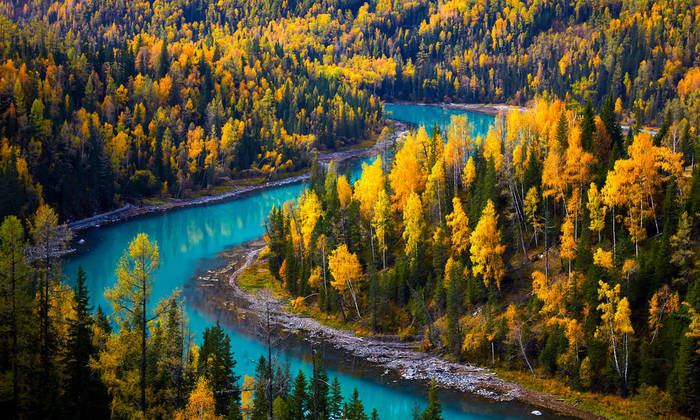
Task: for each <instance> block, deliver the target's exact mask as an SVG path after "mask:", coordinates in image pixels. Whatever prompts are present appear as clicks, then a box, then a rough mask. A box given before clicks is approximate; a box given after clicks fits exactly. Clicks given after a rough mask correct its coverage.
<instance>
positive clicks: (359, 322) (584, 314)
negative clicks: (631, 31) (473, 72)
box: [265, 100, 700, 417]
mask: <svg viewBox="0 0 700 420" xmlns="http://www.w3.org/2000/svg"><path fill="white" fill-rule="evenodd" d="M606 104H607V105H606V106H604V107H603V109H602V111H601V114H600V115H598V116H597V115H595V113H594V111H593V109H592V107H591V105H590V104H589V105H588V106H587V107H585V108H584V109H583V110H582V111H580V112H579V111H575V110H567V109H566V108H565V106H564V104H563V103H562V102H561V101H554V102H547V101H544V100H539V101H536V102H535V104H534V106H533V107H532V108H530V109H527V110H525V111H519V110H516V111H510V112H509V113H507V114H505V115H502V116H501V117H499V118H497V120H496V124H495V126H494V127H493V128H492V129H491V130H490V131H489V133H488V136H487V137H486V138H485V139H482V138H473V137H471V136H470V135H469V127H468V125H467V124H466V120H465V119H464V117H453V120H452V124H451V125H450V126H449V128H448V129H447V130H446V132H444V133H442V136H441V134H440V133H439V132H434V133H433V134H432V135H428V134H427V133H426V131H425V129H423V128H420V129H419V130H418V131H417V132H414V133H411V134H409V135H408V137H406V138H405V139H404V140H403V141H401V142H399V144H398V145H397V150H396V153H395V157H394V161H393V163H387V164H384V163H383V162H382V160H381V158H377V160H376V161H375V162H374V163H373V164H372V165H365V166H364V168H363V172H362V176H361V178H360V179H359V180H358V181H357V182H355V184H354V185H353V186H351V185H350V184H349V183H348V180H347V178H346V177H345V176H343V175H340V176H338V175H337V174H336V172H335V170H334V168H333V166H331V167H330V168H329V169H328V170H327V171H324V170H323V169H322V168H320V167H319V169H317V170H316V171H314V172H313V173H312V177H311V183H310V186H309V189H308V190H307V191H305V192H304V193H303V194H302V195H301V196H300V197H299V199H298V202H297V203H287V204H286V205H285V206H284V208H282V209H274V210H273V211H272V213H271V214H270V217H269V222H268V229H267V236H266V238H267V243H268V247H267V252H266V254H265V257H266V258H267V264H268V266H269V269H270V271H271V272H272V273H273V275H274V276H276V277H277V278H278V279H279V281H280V282H281V283H282V284H283V285H284V286H285V287H286V289H287V290H288V291H289V293H290V294H291V295H292V296H296V298H295V299H293V300H292V306H293V307H294V308H296V309H297V310H299V311H306V312H308V313H310V314H313V315H315V316H317V317H319V318H321V319H328V320H337V321H341V322H346V323H349V324H351V325H353V326H354V327H355V328H357V329H359V330H360V331H363V332H364V333H367V334H371V333H381V334H398V335H401V336H404V337H407V338H411V337H423V341H422V347H423V348H424V349H427V350H432V351H436V352H438V353H440V354H443V355H445V356H446V357H450V358H454V359H455V360H459V361H464V362H470V363H479V364H482V365H486V366H493V367H497V368H499V369H505V370H507V371H511V370H515V371H518V370H523V371H525V372H528V374H530V375H532V376H533V377H539V378H553V379H556V381H558V383H559V384H565V385H567V386H569V387H570V390H569V391H568V392H572V390H576V391H593V392H596V393H603V394H606V393H609V394H617V395H620V396H623V397H630V398H632V396H635V397H633V398H635V401H641V403H639V404H637V405H635V406H634V407H646V408H641V409H639V410H638V411H630V412H629V413H628V414H629V415H635V416H636V415H644V413H646V415H669V414H670V413H671V412H670V411H669V410H670V409H672V408H675V409H677V410H680V411H682V412H684V413H686V414H688V415H690V416H691V417H694V416H697V415H698V413H700V411H698V410H699V409H700V407H699V406H698V401H700V398H699V397H700V394H699V393H698V392H699V391H700V383H699V382H698V378H700V341H699V340H700V330H699V327H700V315H698V313H699V311H700V288H699V286H700V283H699V282H698V264H697V263H698V258H697V255H698V251H699V248H698V247H699V246H700V243H698V241H697V239H698V238H699V237H700V223H699V221H700V169H697V166H693V162H694V160H695V156H696V154H697V152H698V151H699V150H698V144H697V140H696V138H695V137H692V136H694V135H692V134H691V137H688V138H685V140H684V142H685V141H690V144H691V145H692V147H688V148H687V149H684V148H683V147H681V146H680V145H681V144H683V145H685V146H688V144H686V143H684V142H681V143H676V139H675V138H674V136H673V135H671V134H670V133H665V134H663V133H662V134H657V135H656V136H652V135H650V134H648V133H646V132H634V130H630V132H629V133H628V134H627V135H623V133H622V131H621V130H620V125H619V121H618V115H616V113H615V112H614V110H613V104H612V101H608V102H606ZM445 141H446V143H444V142H445ZM443 143H444V144H443ZM683 150H687V152H686V153H683ZM384 168H387V169H384ZM334 322H335V321H334ZM553 384H557V382H551V383H549V385H548V386H546V387H545V388H544V389H545V390H546V389H552V390H553V389H559V387H560V385H553ZM568 392H564V395H567V393H568ZM617 404H619V402H618V403H617Z"/></svg>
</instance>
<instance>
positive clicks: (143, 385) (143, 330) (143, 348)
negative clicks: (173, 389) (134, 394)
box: [141, 261, 147, 417]
mask: <svg viewBox="0 0 700 420" xmlns="http://www.w3.org/2000/svg"><path fill="white" fill-rule="evenodd" d="M142 264H143V266H144V267H145V264H146V263H145V261H143V262H142ZM146 282H147V280H146V278H145V277H144V278H142V279H141V288H142V289H141V293H143V295H142V296H141V412H142V413H143V415H144V417H146Z"/></svg>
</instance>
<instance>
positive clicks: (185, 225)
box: [64, 105, 532, 420]
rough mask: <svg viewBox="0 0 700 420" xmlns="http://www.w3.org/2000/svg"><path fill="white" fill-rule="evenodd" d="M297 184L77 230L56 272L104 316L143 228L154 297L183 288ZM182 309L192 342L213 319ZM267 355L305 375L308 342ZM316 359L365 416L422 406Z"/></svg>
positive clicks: (251, 367) (347, 362) (468, 399)
mask: <svg viewBox="0 0 700 420" xmlns="http://www.w3.org/2000/svg"><path fill="white" fill-rule="evenodd" d="M385 110H386V111H388V112H387V117H388V118H392V119H396V120H400V121H404V122H409V123H412V124H414V125H424V126H426V127H427V129H428V131H430V129H431V128H432V127H433V126H434V125H437V126H438V127H444V126H445V125H446V124H448V123H449V119H450V116H451V115H455V114H466V115H467V117H468V121H469V122H470V123H472V124H473V126H474V130H473V134H474V135H485V133H486V131H487V130H488V127H489V126H490V125H491V124H492V123H493V121H494V119H493V117H491V116H487V115H481V114H474V113H469V112H465V111H455V110H447V109H443V108H441V107H433V106H418V105H386V107H385ZM370 160H371V159H366V161H370ZM359 167H360V165H359V162H355V164H353V165H351V172H352V175H353V176H354V177H356V176H357V175H358V173H359ZM303 188H304V184H302V183H299V184H294V185H288V186H283V187H277V188H272V189H268V190H265V191H259V192H255V193H252V194H250V195H248V196H246V197H243V198H239V199H235V200H231V201H226V202H220V203H216V204H211V205H206V206H199V207H189V208H183V209H178V210H174V211H169V212H163V213H156V214H152V215H148V216H144V217H139V218H135V219H130V220H127V221H124V222H120V223H116V224H112V225H107V226H103V227H99V228H93V229H89V230H86V231H82V232H79V233H78V237H79V238H81V239H85V242H84V244H83V245H77V247H78V248H79V249H78V252H77V253H76V254H74V255H72V256H70V257H69V258H68V259H67V261H66V263H65V265H64V274H65V276H67V277H68V279H73V278H74V277H75V273H76V271H77V267H78V265H81V266H82V267H83V269H84V270H85V272H86V274H87V278H88V287H89V290H90V291H91V299H92V303H93V304H94V305H95V307H97V305H100V306H101V307H102V308H103V309H104V310H107V312H108V313H109V312H110V308H109V305H108V303H107V302H106V301H105V299H104V297H103V292H104V290H105V289H106V288H108V287H111V286H112V284H113V283H114V280H115V275H114V272H115V267H116V265H117V262H118V261H119V258H120V256H121V255H122V253H123V251H124V249H125V248H126V247H127V246H128V244H129V242H130V241H131V240H132V239H133V238H134V237H135V236H136V235H137V234H138V233H140V232H145V233H147V234H148V236H149V238H150V239H151V240H155V241H157V242H158V245H159V247H160V260H161V267H160V269H159V270H158V273H157V275H156V278H155V282H154V288H153V295H152V298H153V302H156V301H157V300H159V299H161V298H165V297H167V296H168V295H170V294H171V293H172V291H173V290H174V289H175V288H178V287H179V288H183V287H184V286H185V285H186V284H187V283H188V281H189V280H190V279H192V278H193V277H194V276H195V275H196V273H198V272H201V271H203V270H206V269H210V268H213V267H215V266H216V265H217V264H221V261H220V260H218V259H217V258H216V255H217V253H219V252H220V251H222V250H225V249H227V248H230V247H233V246H235V245H237V244H240V243H243V242H246V241H249V240H252V239H255V238H259V237H260V236H262V234H263V233H264V222H265V218H266V217H267V215H268V213H269V211H270V209H271V208H272V206H273V205H275V206H278V207H279V206H281V205H282V204H283V203H284V202H285V201H288V200H292V199H296V198H297V197H298V195H299V193H300V192H301V191H302V189H303ZM186 310H187V314H188V316H189V321H190V328H191V330H192V331H193V333H194V334H195V342H197V343H199V342H200V341H201V333H202V331H203V330H204V329H205V328H206V327H207V326H209V325H212V324H213V323H214V322H216V320H217V319H216V318H215V316H214V315H211V314H209V313H205V312H202V311H200V310H199V309H198V308H196V307H194V305H192V304H187V305H186ZM224 326H225V327H226V329H227V331H228V333H229V335H230V336H231V341H232V347H233V350H234V352H235V357H236V360H237V366H236V370H237V374H239V375H241V376H242V375H243V374H248V375H251V376H252V375H254V371H255V360H257V359H258V358H259V356H260V355H261V354H266V348H265V347H264V346H263V344H262V343H261V342H260V341H259V338H257V337H256V335H255V334H253V333H252V332H250V331H248V330H247V327H245V326H243V325H239V324H236V323H224ZM275 353H276V356H277V358H278V359H282V360H286V361H287V362H288V363H289V365H290V367H291V372H292V375H296V372H297V371H298V370H299V369H301V370H303V371H304V372H305V374H306V375H308V374H309V373H310V372H311V364H310V361H309V357H308V354H309V353H310V345H309V344H308V343H306V342H305V341H304V340H301V339H296V340H285V342H284V345H283V346H281V347H278V348H276V349H275ZM324 357H325V362H326V366H327V368H328V374H329V377H331V378H332V377H334V376H337V377H338V379H339V380H340V383H341V385H342V389H343V394H344V395H345V396H348V395H350V394H351V393H352V390H353V388H357V389H358V391H359V394H360V398H361V399H362V401H363V403H364V405H365V409H366V411H367V413H368V414H369V412H371V410H372V408H376V409H377V410H378V412H379V416H380V418H381V419H383V420H394V419H409V418H411V415H412V413H413V409H414V407H415V406H416V405H417V406H419V407H424V406H425V405H426V394H427V391H426V387H425V384H422V383H415V382H411V381H406V380H403V379H401V378H399V377H398V376H396V375H394V374H393V373H389V374H386V375H383V374H382V372H381V371H380V370H377V369H375V368H372V367H371V366H368V365H367V364H366V363H363V362H362V361H358V360H353V359H352V358H350V357H349V356H347V355H344V354H341V353H338V352H337V351H334V350H332V349H326V350H324ZM440 397H441V401H442V403H443V410H444V417H445V418H446V419H486V418H524V417H529V416H530V414H529V413H530V411H531V410H532V407H529V406H527V405H524V404H518V403H495V402H491V401H487V400H484V399H481V398H478V397H474V396H472V395H464V394H460V393H456V392H449V391H443V392H441V394H440Z"/></svg>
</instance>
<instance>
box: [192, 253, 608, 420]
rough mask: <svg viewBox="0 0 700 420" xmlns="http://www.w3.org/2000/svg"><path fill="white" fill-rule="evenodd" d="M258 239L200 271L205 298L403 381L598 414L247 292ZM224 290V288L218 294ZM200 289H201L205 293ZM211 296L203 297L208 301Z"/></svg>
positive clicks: (578, 413)
mask: <svg viewBox="0 0 700 420" xmlns="http://www.w3.org/2000/svg"><path fill="white" fill-rule="evenodd" d="M263 247H264V241H262V240H256V241H251V242H248V243H245V244H241V245H239V246H237V247H234V248H232V249H231V250H229V251H226V252H224V253H223V254H222V255H221V256H222V258H224V259H226V261H227V263H226V265H225V266H224V267H222V268H221V269H218V270H210V271H208V272H207V273H206V274H203V275H202V276H200V277H199V278H198V279H197V281H196V282H195V284H196V285H197V286H198V287H200V288H202V289H208V290H209V291H211V294H212V295H216V297H214V296H211V299H223V300H225V302H219V305H218V306H219V308H224V309H223V310H230V311H235V312H236V316H235V317H236V318H238V319H241V317H243V318H248V319H250V318H260V317H261V316H263V315H266V314H267V311H268V310H269V312H270V320H271V322H272V323H273V324H274V325H275V326H277V327H278V328H280V329H282V330H284V331H286V332H290V333H295V334H299V335H301V336H302V337H304V339H306V340H309V341H322V342H324V343H326V344H327V345H330V346H332V347H334V348H336V349H338V350H341V351H343V352H346V353H348V354H351V355H353V356H356V357H360V358H362V359H364V360H366V361H368V362H369V363H370V364H372V365H374V366H376V367H377V368H380V369H389V370H392V371H394V372H396V373H397V374H398V375H400V376H401V377H403V378H404V379H407V380H419V381H430V380H435V381H436V382H437V383H438V385H439V386H441V387H444V388H448V389H452V390H456V391H460V392H468V393H472V394H475V395H479V396H482V397H485V398H489V399H493V400H496V401H511V400H518V401H521V402H524V403H526V404H530V405H533V406H537V407H542V408H545V409H547V410H551V411H553V412H556V413H561V414H563V415H566V416H573V417H578V418H583V419H597V418H599V417H598V416H596V415H594V414H592V413H589V412H587V411H584V410H581V409H579V408H576V407H574V406H572V405H569V404H566V403H564V402H562V401H560V400H558V399H557V398H555V397H553V396H550V395H547V394H542V393H538V392H535V391H532V390H528V389H525V388H523V387H522V386H520V385H518V384H517V383H514V382H509V381H505V380H503V379H500V378H499V377H498V376H497V375H496V374H495V373H494V372H492V371H490V370H489V369H486V368H483V367H479V366H474V365H471V364H460V363H454V362H450V361H447V360H445V359H443V358H441V357H439V356H437V355H435V354H430V353H425V352H420V351H417V350H415V347H416V346H415V343H407V342H401V341H398V340H395V339H393V337H391V338H387V337H382V336H374V337H359V336H356V335H355V334H354V333H353V332H352V331H344V330H339V329H336V328H332V327H329V326H327V325H324V324H322V323H321V322H319V321H318V320H316V319H313V318H310V317H306V316H303V315H299V314H296V313H293V312H291V311H289V310H288V309H287V307H288V299H285V298H278V297H274V296H273V295H272V293H271V292H270V291H268V290H260V291H259V292H258V293H250V292H248V291H245V290H243V289H242V288H241V287H240V285H239V283H238V279H239V276H240V275H241V273H243V272H244V270H246V269H247V268H248V267H254V266H255V264H257V263H258V257H259V255H260V252H261V251H262V249H263ZM222 290H223V291H225V293H221V292H222ZM205 294H206V292H205ZM211 299H209V298H207V299H204V301H205V302H211Z"/></svg>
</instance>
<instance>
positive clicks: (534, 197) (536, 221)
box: [523, 187, 544, 247]
mask: <svg viewBox="0 0 700 420" xmlns="http://www.w3.org/2000/svg"><path fill="white" fill-rule="evenodd" d="M539 202H540V194H539V192H538V191H537V187H530V189H529V190H527V194H525V201H524V202H523V206H524V208H525V216H526V217H527V222H528V223H529V224H530V226H532V235H533V236H534V238H535V247H537V246H538V245H537V232H538V231H539V230H541V229H542V228H543V227H544V223H542V220H541V219H540V217H539V216H538V215H537V205H538V203H539Z"/></svg>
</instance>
